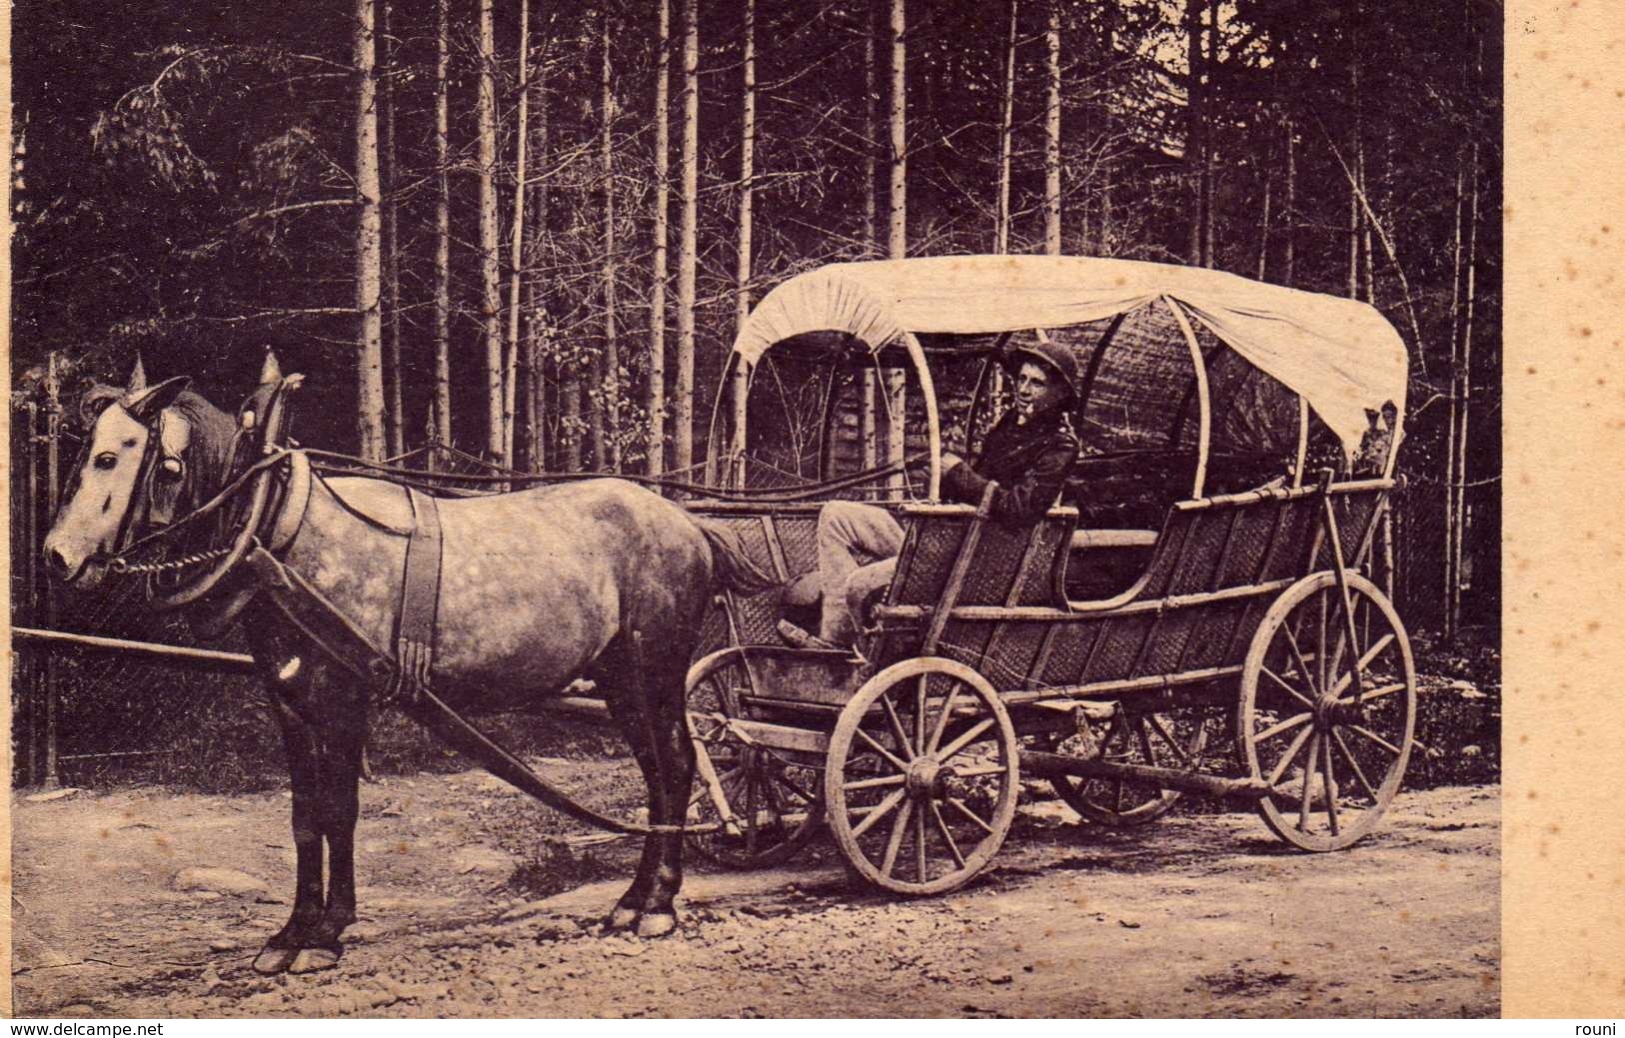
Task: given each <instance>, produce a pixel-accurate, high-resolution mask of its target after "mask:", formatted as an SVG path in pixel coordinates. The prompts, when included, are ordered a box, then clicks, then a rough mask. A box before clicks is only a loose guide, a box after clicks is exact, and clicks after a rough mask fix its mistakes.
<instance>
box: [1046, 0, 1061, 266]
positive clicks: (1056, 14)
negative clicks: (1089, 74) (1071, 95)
mask: <svg viewBox="0 0 1625 1038" xmlns="http://www.w3.org/2000/svg"><path fill="white" fill-rule="evenodd" d="M1044 45H1045V48H1046V50H1047V52H1048V55H1049V61H1048V64H1047V65H1046V68H1045V71H1046V72H1047V73H1048V80H1049V89H1048V91H1047V92H1046V93H1045V96H1044V253H1045V254H1046V255H1049V256H1059V255H1060V254H1061V8H1060V0H1050V4H1049V25H1048V27H1047V28H1046V29H1045V31H1044Z"/></svg>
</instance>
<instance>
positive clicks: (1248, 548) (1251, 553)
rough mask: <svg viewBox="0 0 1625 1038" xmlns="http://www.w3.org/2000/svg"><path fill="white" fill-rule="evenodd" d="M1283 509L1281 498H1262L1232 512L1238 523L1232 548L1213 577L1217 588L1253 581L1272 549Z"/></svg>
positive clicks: (1239, 585) (1233, 535) (1227, 551)
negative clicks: (1265, 556)
mask: <svg viewBox="0 0 1625 1038" xmlns="http://www.w3.org/2000/svg"><path fill="white" fill-rule="evenodd" d="M1281 508H1282V502H1280V501H1260V502H1258V503H1257V504H1251V505H1245V506H1243V507H1241V508H1238V509H1236V510H1235V511H1234V512H1233V513H1231V522H1233V523H1234V524H1235V526H1234V528H1233V529H1232V531H1231V533H1230V541H1229V547H1228V548H1227V549H1226V550H1225V555H1224V558H1223V559H1222V560H1220V562H1219V563H1218V570H1217V572H1215V573H1214V576H1213V587H1214V589H1215V590H1222V589H1224V588H1232V587H1242V586H1244V585H1247V584H1251V583H1253V581H1254V580H1255V579H1256V578H1257V576H1258V570H1259V567H1260V566H1262V565H1263V563H1264V553H1265V552H1267V551H1268V550H1269V545H1270V538H1271V537H1272V536H1273V534H1274V532H1275V524H1276V521H1277V520H1279V519H1280V517H1281Z"/></svg>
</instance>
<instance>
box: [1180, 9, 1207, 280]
mask: <svg viewBox="0 0 1625 1038" xmlns="http://www.w3.org/2000/svg"><path fill="white" fill-rule="evenodd" d="M1206 6H1207V2H1206V0H1185V55H1186V59H1185V60H1186V64H1187V65H1188V66H1189V70H1188V74H1187V76H1186V77H1185V157H1186V164H1187V166H1188V167H1189V168H1190V171H1191V188H1192V190H1191V194H1192V196H1193V202H1194V204H1193V205H1192V206H1191V222H1190V243H1189V246H1188V255H1189V256H1190V263H1191V265H1192V266H1197V267H1199V266H1201V265H1202V197H1203V196H1202V187H1203V182H1204V179H1205V178H1204V176H1203V170H1204V167H1205V165H1206V160H1205V159H1204V157H1203V150H1202V139H1203V136H1204V134H1203V125H1202V120H1203V112H1202V11H1203V9H1204V8H1205V7H1206Z"/></svg>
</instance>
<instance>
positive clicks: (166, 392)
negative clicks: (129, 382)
mask: <svg viewBox="0 0 1625 1038" xmlns="http://www.w3.org/2000/svg"><path fill="white" fill-rule="evenodd" d="M191 384H192V376H191V375H176V376H175V377H174V378H172V379H168V380H166V381H163V382H160V383H158V384H157V385H156V386H153V387H152V388H151V389H149V390H147V391H146V392H144V393H142V394H140V395H139V396H137V397H135V398H134V399H132V400H128V401H126V403H125V404H124V409H125V410H126V411H128V412H130V416H131V417H132V418H134V419H135V420H136V421H138V422H150V421H152V420H153V419H154V418H156V417H158V412H159V411H162V410H163V409H164V408H166V407H168V406H169V405H170V404H173V403H174V402H175V398H176V397H178V396H180V395H181V394H182V393H184V392H185V391H186V387H187V386H190V385H191Z"/></svg>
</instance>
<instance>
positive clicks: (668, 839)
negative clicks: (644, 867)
mask: <svg viewBox="0 0 1625 1038" xmlns="http://www.w3.org/2000/svg"><path fill="white" fill-rule="evenodd" d="M672 658H673V659H676V660H678V661H680V664H681V665H673V664H670V663H665V664H656V665H655V666H654V667H653V668H651V669H648V670H646V672H645V673H644V675H643V681H644V685H645V688H644V693H645V694H644V696H643V704H642V705H643V710H644V711H645V713H646V716H647V719H648V720H647V723H648V724H650V726H651V728H650V732H649V736H650V741H651V743H652V744H653V747H654V756H655V765H656V771H657V772H658V782H659V785H658V788H657V787H655V786H653V785H651V787H650V790H651V797H650V800H651V809H650V812H649V817H650V820H651V821H654V822H656V823H659V824H663V825H667V826H680V825H682V824H683V822H684V820H685V819H686V818H687V817H688V802H689V794H690V791H691V788H692V785H693V781H694V744H693V742H692V741H690V739H689V735H688V720H687V716H686V702H685V700H686V698H687V697H686V693H685V679H686V673H687V667H686V660H687V658H688V654H687V653H682V654H680V655H679V654H674V655H673V657H672ZM649 843H650V844H652V845H654V846H656V847H657V848H658V852H657V853H658V856H659V858H658V865H657V866H656V868H655V870H654V882H653V884H652V885H651V886H650V888H649V890H648V893H647V895H646V896H645V898H644V902H643V908H642V912H641V913H640V915H639V918H638V936H639V937H664V936H665V935H666V934H668V933H671V932H672V931H673V930H675V929H677V910H676V908H675V907H674V906H673V904H672V902H673V899H674V898H676V896H677V892H678V890H680V889H681V888H682V885H683V834H682V833H681V832H680V831H675V830H673V831H668V832H663V833H650V834H649Z"/></svg>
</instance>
